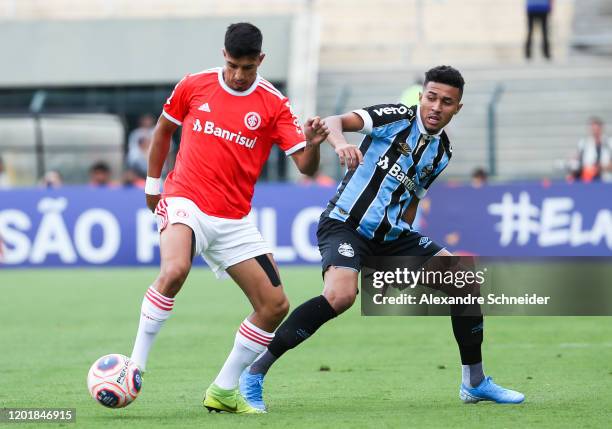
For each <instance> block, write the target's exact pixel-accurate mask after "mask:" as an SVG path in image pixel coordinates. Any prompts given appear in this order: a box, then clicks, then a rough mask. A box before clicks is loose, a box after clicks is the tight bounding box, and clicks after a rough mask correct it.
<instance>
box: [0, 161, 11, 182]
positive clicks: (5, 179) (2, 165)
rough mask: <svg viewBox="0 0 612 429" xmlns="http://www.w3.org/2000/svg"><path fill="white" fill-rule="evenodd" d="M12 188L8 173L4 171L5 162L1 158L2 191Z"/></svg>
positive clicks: (0, 178)
mask: <svg viewBox="0 0 612 429" xmlns="http://www.w3.org/2000/svg"><path fill="white" fill-rule="evenodd" d="M7 188H10V184H9V181H8V176H7V175H6V171H5V170H4V160H3V159H2V157H1V156H0V189H7Z"/></svg>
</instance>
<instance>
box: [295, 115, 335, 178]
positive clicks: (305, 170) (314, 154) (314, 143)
mask: <svg viewBox="0 0 612 429" xmlns="http://www.w3.org/2000/svg"><path fill="white" fill-rule="evenodd" d="M303 128H304V137H306V146H305V147H304V149H302V150H298V151H297V152H294V153H292V154H291V158H292V159H293V162H294V163H295V166H296V167H297V168H298V170H300V173H302V174H306V175H307V176H312V175H313V174H315V173H316V171H317V170H318V169H319V161H320V159H321V155H320V150H319V147H320V145H321V143H323V142H324V141H325V139H326V138H327V136H328V134H329V131H328V129H327V125H326V124H325V121H322V120H321V118H319V117H318V116H315V117H314V118H310V119H308V120H307V121H306V123H305V124H304V127H303Z"/></svg>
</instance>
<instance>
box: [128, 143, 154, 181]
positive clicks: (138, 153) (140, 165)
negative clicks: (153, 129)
mask: <svg viewBox="0 0 612 429" xmlns="http://www.w3.org/2000/svg"><path fill="white" fill-rule="evenodd" d="M150 146H151V137H150V136H144V135H143V136H142V137H140V139H138V147H137V150H134V151H130V152H129V153H128V157H127V166H128V168H129V169H132V170H134V172H135V173H136V174H137V175H138V176H140V177H142V178H145V177H147V163H148V159H149V147H150Z"/></svg>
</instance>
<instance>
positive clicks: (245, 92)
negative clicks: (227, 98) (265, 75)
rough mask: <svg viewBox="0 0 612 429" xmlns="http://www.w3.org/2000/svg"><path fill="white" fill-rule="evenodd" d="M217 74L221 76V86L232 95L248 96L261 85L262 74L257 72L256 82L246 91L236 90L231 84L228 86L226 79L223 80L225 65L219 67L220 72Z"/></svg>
mask: <svg viewBox="0 0 612 429" xmlns="http://www.w3.org/2000/svg"><path fill="white" fill-rule="evenodd" d="M217 75H218V77H219V85H221V88H223V89H224V90H225V91H226V92H228V93H230V94H232V95H235V96H237V97H246V96H247V95H250V94H251V93H252V92H253V91H255V90H256V89H257V85H259V81H260V80H261V76H259V73H257V77H256V78H255V82H253V84H252V85H251V86H250V87H249V89H247V90H246V91H236V90H233V89H232V88H230V87H229V86H227V84H226V83H225V80H223V67H219V73H218V74H217Z"/></svg>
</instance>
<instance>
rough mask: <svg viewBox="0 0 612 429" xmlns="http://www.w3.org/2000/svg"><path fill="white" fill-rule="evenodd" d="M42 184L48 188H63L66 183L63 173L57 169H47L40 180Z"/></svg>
mask: <svg viewBox="0 0 612 429" xmlns="http://www.w3.org/2000/svg"><path fill="white" fill-rule="evenodd" d="M39 184H40V186H42V187H43V188H47V189H57V188H61V187H62V185H63V184H64V181H63V179H62V175H61V174H60V173H59V172H58V171H55V170H51V171H47V172H46V173H45V175H44V176H43V178H42V179H40V182H39Z"/></svg>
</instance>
